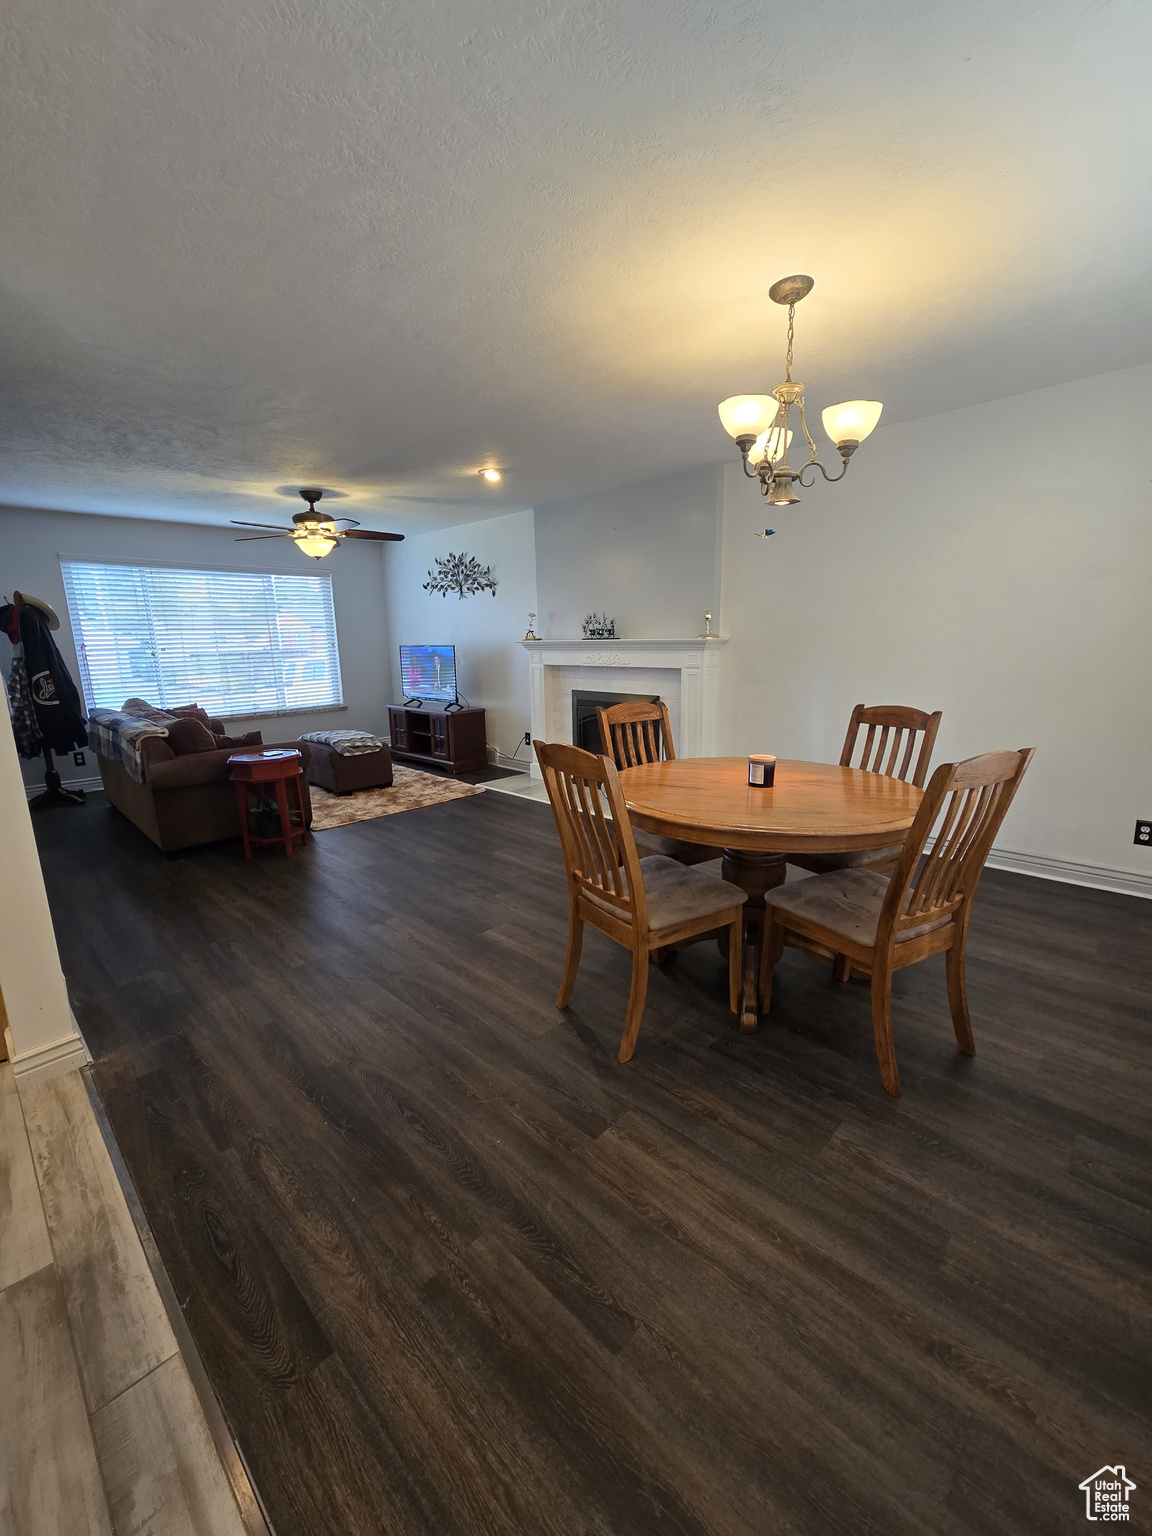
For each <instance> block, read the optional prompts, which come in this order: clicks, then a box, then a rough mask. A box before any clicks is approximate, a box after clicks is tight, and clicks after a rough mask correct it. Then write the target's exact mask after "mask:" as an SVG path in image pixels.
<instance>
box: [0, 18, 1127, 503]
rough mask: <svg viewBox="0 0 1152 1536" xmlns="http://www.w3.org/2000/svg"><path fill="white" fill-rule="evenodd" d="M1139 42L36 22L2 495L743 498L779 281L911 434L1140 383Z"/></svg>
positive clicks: (2, 288)
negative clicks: (323, 489) (722, 469)
mask: <svg viewBox="0 0 1152 1536" xmlns="http://www.w3.org/2000/svg"><path fill="white" fill-rule="evenodd" d="M1150 18H1152V7H1149V6H1148V5H1147V4H1146V3H1143V0H1132V3H1124V0H1120V3H1102V0H1092V3H1085V0H1080V3H1075V4H1073V3H1071V0H1036V3H1028V4H1023V3H1019V0H965V3H954V0H871V3H868V0H797V3H795V4H790V5H782V4H780V3H779V0H767V3H766V0H755V3H747V0H701V3H694V0H577V3H558V0H485V3H470V0H419V3H417V0H387V3H385V0H9V3H8V6H7V7H6V10H5V15H4V20H3V22H2V26H3V29H4V41H5V47H4V49H3V53H2V63H0V141H2V143H3V150H2V151H0V153H2V154H3V157H4V168H3V183H2V193H3V202H2V205H0V208H2V225H0V258H2V259H0V348H2V354H0V364H2V366H0V500H3V501H8V502H11V503H13V504H17V505H28V506H53V507H62V508H68V509H74V510H78V511H85V510H87V511H97V512H116V513H127V514H131V515H138V516H146V517H166V518H175V519H180V520H184V521H205V522H216V521H221V522H222V521H225V520H227V519H228V518H229V517H235V516H248V517H256V518H263V517H265V516H267V514H268V513H269V512H270V511H273V512H277V513H279V514H283V513H284V512H286V511H289V510H294V509H295V508H293V507H292V506H291V504H290V503H289V502H287V501H285V500H284V499H283V498H282V496H280V495H278V493H277V488H278V487H283V486H284V485H286V484H287V485H292V484H297V483H300V482H302V481H303V482H308V481H314V482H316V483H319V484H323V485H328V486H332V487H336V488H340V489H341V490H343V491H345V492H346V493H348V496H349V500H348V501H347V502H345V503H344V504H343V506H344V508H345V509H346V510H349V511H351V512H354V513H357V515H361V516H363V518H364V520H365V522H366V523H367V524H369V525H370V526H375V527H396V528H399V529H401V530H413V529H415V528H418V527H421V526H426V527H435V526H443V525H445V524H447V523H451V522H456V521H463V520H465V519H467V518H471V517H480V516H488V515H491V513H492V512H493V511H497V510H506V509H509V508H513V507H522V506H528V505H532V504H533V503H535V502H539V501H542V500H546V499H550V498H553V497H558V496H564V495H569V494H575V493H577V492H584V491H589V490H593V489H596V488H598V487H603V486H609V485H615V484H620V483H622V482H625V481H628V480H632V479H639V478H642V477H643V476H645V475H648V474H655V473H658V472H660V471H663V470H668V469H674V468H677V467H679V466H681V465H686V464H691V463H699V462H702V461H706V460H710V459H711V460H714V459H719V458H722V457H724V456H725V454H726V452H727V443H728V440H727V438H725V437H724V435H723V432H722V429H721V427H720V424H719V422H718V420H717V417H716V410H715V406H716V401H717V400H718V399H720V398H721V397H722V396H724V395H727V394H731V393H734V392H736V391H740V390H746V389H748V390H757V391H759V390H762V389H766V388H770V387H771V385H772V384H774V383H775V382H776V381H777V379H778V377H779V376H780V372H781V369H780V358H781V354H782V350H783V314H782V311H780V310H778V309H777V308H776V307H775V306H774V305H771V304H769V303H768V301H767V298H766V289H767V287H768V285H769V283H770V282H771V281H772V280H773V279H774V278H776V277H778V276H780V275H782V274H784V273H788V272H792V271H806V272H810V273H812V274H813V275H814V276H815V277H816V280H817V281H816V288H815V291H814V293H813V294H812V296H811V298H809V299H808V300H807V301H806V302H805V303H804V305H803V306H802V307H801V309H800V310H799V311H798V315H797V331H798V335H797V367H796V373H797V376H798V377H800V378H802V379H804V380H805V382H806V383H807V384H808V386H809V398H810V399H811V400H813V401H814V402H816V403H820V404H824V403H828V402H829V401H831V400H837V399H842V398H844V397H851V396H856V395H867V396H872V397H877V398H880V399H883V400H884V401H885V403H886V416H885V420H886V421H894V420H901V419H907V418H909V417H914V416H923V415H927V414H931V413H934V412H937V411H941V410H947V409H950V408H952V407H955V406H961V405H966V404H971V403H974V402H976V401H979V400H987V399H990V398H995V397H998V396H1002V395H1008V394H1012V393H1015V392H1017V391H1021V390H1025V389H1031V388H1036V387H1039V386H1043V385H1046V384H1053V383H1057V382H1061V381H1064V380H1067V379H1072V378H1077V377H1081V376H1084V375H1088V374H1092V373H1098V372H1104V371H1106V370H1109V369H1112V368H1117V367H1124V366H1127V365H1130V364H1133V363H1136V362H1141V361H1145V360H1147V359H1148V358H1149V357H1150V356H1152V343H1150V341H1149V337H1150V335H1152V325H1150V324H1149V322H1150V321H1152V311H1150V299H1149V283H1148V276H1149V273H1148V255H1149V249H1150V244H1149V228H1148V220H1149V212H1148V210H1149V207H1150V201H1149V191H1150V187H1149V166H1150V163H1152V150H1150V135H1149V124H1150V122H1152V117H1150V115H1149V113H1148V111H1147V107H1146V80H1145V78H1144V77H1145V75H1146V62H1147V58H1148V56H1149V51H1148V50H1149V44H1150V42H1152V35H1150V26H1149V23H1150ZM484 463H495V464H499V465H502V466H505V467H506V469H507V474H506V477H505V480H504V482H503V484H502V485H501V486H500V487H498V488H496V489H495V490H494V491H487V490H484V489H483V488H482V487H481V486H480V482H479V481H478V479H477V476H476V470H477V468H478V466H480V465H482V464H484Z"/></svg>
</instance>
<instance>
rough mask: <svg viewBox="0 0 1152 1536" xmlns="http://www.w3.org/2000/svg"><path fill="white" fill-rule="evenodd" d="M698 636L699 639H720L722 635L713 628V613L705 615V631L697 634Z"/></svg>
mask: <svg viewBox="0 0 1152 1536" xmlns="http://www.w3.org/2000/svg"><path fill="white" fill-rule="evenodd" d="M696 638H697V640H719V638H720V636H719V635H718V634H717V633H716V631H715V630H714V629H713V628H712V615H711V614H710V613H706V614H705V615H704V633H703V634H702V635H697V636H696Z"/></svg>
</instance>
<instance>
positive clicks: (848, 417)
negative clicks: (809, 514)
mask: <svg viewBox="0 0 1152 1536" xmlns="http://www.w3.org/2000/svg"><path fill="white" fill-rule="evenodd" d="M812 287H813V280H812V278H810V277H805V276H803V275H802V274H799V273H798V274H797V275H795V276H794V277H782V278H780V280H779V281H778V282H775V283H773V284H772V286H771V288H769V290H768V297H769V298H770V299H771V300H772V301H773V302H774V303H776V304H782V305H787V307H788V349H787V353H786V355H785V362H784V382H783V383H782V384H777V386H776V388H775V389H774V390H773V391H772V393H771V394H770V395H732V396H730V397H729V398H728V399H727V400H722V401H721V403H720V407H719V410H720V420H721V421H722V422H723V424H724V430H725V431H726V432H727V433H728V434H729V435H730V436H731V437H734V438H735V439H736V446H737V447H738V448H739V450H740V455H741V458H742V460H743V464H744V473H745V474H746V475H747V476H748V478H749V479H750V480H759V482H760V491H761V494H762V495H763V496H764V499H765V500H766V501H767V502H769V503H770V504H771V505H772V506H775V507H791V506H795V505H796V503H797V502H798V501H799V500H800V498H799V496H797V495H796V489H795V488H796V486H798V485H799V486H803V488H804V489H805V490H809V489H811V487H812V486H813V485H814V484H815V471H816V470H819V471H820V473H821V474H822V475H823V476H824V478H825V480H827V481H829V482H830V483H834V482H835V481H837V480H842V479H843V478H844V475H845V473H846V471H847V469H848V460H849V459H850V458H851V457H852V455H853V454H854V453H855V452H856V450H857V448H859V446H860V444H861V443H862V442H863V441H864V439H865V438H866V437H867V436H868V434H869V433H870V432H871V431H872V430H873V428H874V427H875V426H876V423H877V422H878V421H879V420H880V412H881V411H882V410H883V409H884V407H883V406H882V405H881V403H880V401H879V400H845V401H843V402H842V403H841V404H840V405H830V406H828V407H827V409H826V410H824V411H823V412H822V419H823V422H824V430H825V432H827V434H828V436H829V437H830V438H831V439H832V441H833V442H834V443H835V444H836V451H837V453H838V454H839V455H840V472H839V474H835V475H830V474H829V473H828V471H827V470H826V469H825V468H824V466H823V464H821V462H820V458H819V455H818V454H817V451H816V444H815V442H814V441H813V440H812V434H811V433H810V432H809V430H808V422H807V420H806V419H805V416H804V386H803V384H798V383H796V382H794V380H793V378H792V341H793V333H794V330H795V324H796V306H797V304H799V302H800V300H801V299H803V298H806V297H807V296H808V294H809V293H811V292H812ZM793 412H795V413H796V416H797V418H798V419H799V424H800V430H801V431H802V432H803V434H804V440H805V442H806V443H807V444H808V457H807V459H805V461H804V463H803V464H801V466H800V468H799V469H798V470H794V469H792V468H791V467H790V465H789V463H788V450H789V448H790V447H791V445H792V438H793V435H794V434H793V432H792V429H791V427H790V425H789V421H790V418H791V416H792V413H793ZM809 469H811V470H812V471H813V478H812V479H810V480H805V479H804V474H805V471H807V470H809Z"/></svg>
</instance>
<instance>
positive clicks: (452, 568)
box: [424, 551, 496, 602]
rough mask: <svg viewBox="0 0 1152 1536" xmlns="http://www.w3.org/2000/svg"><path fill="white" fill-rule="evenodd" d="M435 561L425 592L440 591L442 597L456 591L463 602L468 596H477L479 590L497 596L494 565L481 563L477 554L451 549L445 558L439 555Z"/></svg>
mask: <svg viewBox="0 0 1152 1536" xmlns="http://www.w3.org/2000/svg"><path fill="white" fill-rule="evenodd" d="M434 563H435V566H436V570H435V573H433V572H432V571H429V572H428V580H427V581H426V582H425V583H424V590H425V592H439V594H440V596H441V597H447V596H448V594H449V592H455V594H456V596H457V597H458V598H459V599H460V601H461V602H463V601H464V599H465V598H466V597H475V595H476V593H477V592H491V594H492V596H493V597H495V596H496V578H495V576H493V574H492V567H491V566H490V565H481V564H480V562H479V560H477V558H476V556H475V555H465V554H459V555H454V554H452V553H451V551H449V553H448V555H447V557H446V558H445V559H443V560H441V559H440V558H439V557H437V558H436V560H435V562H434Z"/></svg>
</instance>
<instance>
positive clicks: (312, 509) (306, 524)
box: [232, 485, 404, 560]
mask: <svg viewBox="0 0 1152 1536" xmlns="http://www.w3.org/2000/svg"><path fill="white" fill-rule="evenodd" d="M323 494H324V492H323V490H321V489H320V487H319V486H315V485H302V486H301V487H300V495H301V496H302V497H303V498H304V500H305V501H306V502H307V503H308V510H307V512H297V513H296V515H295V516H294V517H293V519H292V527H291V528H277V527H276V525H275V524H274V523H243V522H241V521H240V519H239V518H235V517H234V518H233V519H232V523H233V526H234V527H236V528H268V529H270V530H271V532H269V533H249V534H245V536H244V537H243V538H239V539H237V540H236V542H237V544H249V543H253V542H254V541H255V540H256V539H291V540H292V542H293V543H294V544H295V546H296V548H297V549H299V550H301V551H302V552H303V553H304V554H306V555H311V556H312V558H313V560H323V558H324V556H325V555H330V554H331V553H332V551H333V550H334V549H335V548H336V547H337V546H338V545H339V543H340V540H341V539H384V540H389V541H399V540H400V539H402V538H403V537H404V535H403V534H402V533H375V532H373V531H372V530H371V529H369V528H361V527H360V524H359V523H358V522H357V521H356V519H355V518H354V517H329V515H328V513H327V512H317V510H316V503H317V502H318V501H319V500H320V498H321V496H323ZM337 523H351V524H352V526H351V528H338V527H337V526H336V525H337Z"/></svg>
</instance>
